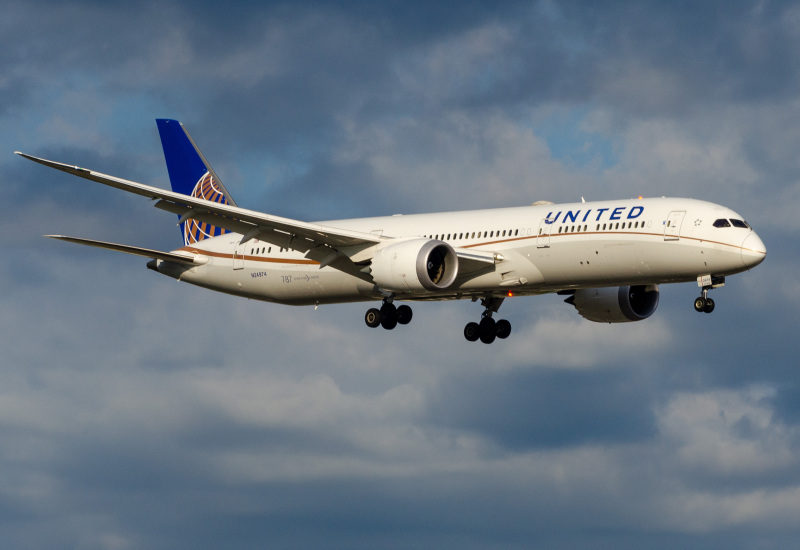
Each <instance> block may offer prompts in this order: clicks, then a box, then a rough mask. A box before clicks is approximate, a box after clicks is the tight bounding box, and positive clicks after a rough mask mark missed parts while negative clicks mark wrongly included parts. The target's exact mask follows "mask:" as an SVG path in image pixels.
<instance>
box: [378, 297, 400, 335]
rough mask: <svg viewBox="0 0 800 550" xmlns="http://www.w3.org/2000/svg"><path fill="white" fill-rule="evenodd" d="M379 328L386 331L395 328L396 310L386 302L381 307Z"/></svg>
mask: <svg viewBox="0 0 800 550" xmlns="http://www.w3.org/2000/svg"><path fill="white" fill-rule="evenodd" d="M381 326H382V327H383V328H385V329H386V330H392V329H393V328H394V327H396V326H397V308H396V307H394V304H390V303H388V302H387V303H385V304H383V305H382V306H381Z"/></svg>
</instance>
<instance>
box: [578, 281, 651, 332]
mask: <svg viewBox="0 0 800 550" xmlns="http://www.w3.org/2000/svg"><path fill="white" fill-rule="evenodd" d="M564 301H565V302H566V303H568V304H572V305H573V306H575V309H577V310H578V313H580V314H581V316H582V317H583V318H584V319H588V320H590V321H595V322H597V323H627V322H629V321H641V320H642V319H647V318H648V317H650V316H651V315H652V314H653V312H654V311H655V310H656V308H657V307H658V285H637V286H621V287H609V288H585V289H580V290H576V291H575V293H574V294H573V295H572V296H570V297H569V298H567V299H566V300H564Z"/></svg>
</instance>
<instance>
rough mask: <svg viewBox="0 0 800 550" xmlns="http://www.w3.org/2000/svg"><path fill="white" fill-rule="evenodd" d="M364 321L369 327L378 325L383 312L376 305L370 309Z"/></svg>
mask: <svg viewBox="0 0 800 550" xmlns="http://www.w3.org/2000/svg"><path fill="white" fill-rule="evenodd" d="M364 321H366V322H367V326H368V327H369V328H375V327H377V326H378V325H380V324H381V312H380V311H379V310H377V309H375V308H374V307H373V308H370V309H368V310H367V314H366V315H365V316H364Z"/></svg>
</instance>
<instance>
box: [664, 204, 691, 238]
mask: <svg viewBox="0 0 800 550" xmlns="http://www.w3.org/2000/svg"><path fill="white" fill-rule="evenodd" d="M685 215H686V211H685V210H673V211H672V212H670V213H669V216H668V217H667V222H666V225H665V226H664V240H665V241H677V240H678V239H680V237H681V224H682V223H683V217H684V216H685Z"/></svg>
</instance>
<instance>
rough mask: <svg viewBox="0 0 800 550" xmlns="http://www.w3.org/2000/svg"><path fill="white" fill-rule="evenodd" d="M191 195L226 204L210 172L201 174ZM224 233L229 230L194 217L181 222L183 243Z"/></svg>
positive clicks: (187, 243) (188, 243)
mask: <svg viewBox="0 0 800 550" xmlns="http://www.w3.org/2000/svg"><path fill="white" fill-rule="evenodd" d="M191 196H192V197H195V198H198V199H203V200H206V201H211V202H216V203H218V204H228V200H227V199H226V198H225V195H224V194H223V192H222V190H221V189H220V188H219V187H218V186H217V183H216V181H215V180H214V176H213V175H211V173H210V172H206V173H205V174H203V177H202V178H200V180H199V181H198V182H197V183H196V184H195V186H194V189H193V190H192V193H191ZM225 233H229V231H228V230H227V229H223V228H221V227H217V226H215V225H211V224H209V223H204V222H201V221H198V220H195V219H188V220H186V221H185V222H183V242H184V245H190V244H194V243H196V242H198V241H202V240H203V239H208V238H210V237H217V236H219V235H224V234H225Z"/></svg>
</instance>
